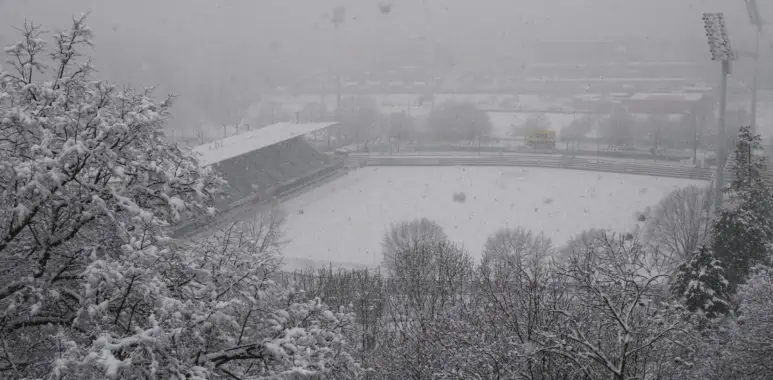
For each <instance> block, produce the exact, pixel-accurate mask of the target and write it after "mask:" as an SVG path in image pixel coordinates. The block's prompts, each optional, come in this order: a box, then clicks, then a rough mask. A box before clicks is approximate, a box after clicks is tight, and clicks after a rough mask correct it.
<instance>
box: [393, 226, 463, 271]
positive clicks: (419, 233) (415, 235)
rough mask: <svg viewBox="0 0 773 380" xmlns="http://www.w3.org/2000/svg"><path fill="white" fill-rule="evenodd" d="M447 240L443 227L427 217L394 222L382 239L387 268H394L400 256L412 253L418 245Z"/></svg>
mask: <svg viewBox="0 0 773 380" xmlns="http://www.w3.org/2000/svg"><path fill="white" fill-rule="evenodd" d="M447 240H448V236H447V235H446V233H445V232H444V231H443V227H441V226H440V225H439V224H437V222H434V221H432V220H429V219H427V218H416V219H413V220H408V221H403V222H400V223H397V224H394V225H392V226H390V227H389V230H388V231H387V232H385V233H384V237H383V238H382V240H381V250H382V254H383V255H384V266H385V267H386V269H387V270H394V269H395V265H396V262H397V260H401V259H400V258H399V256H401V255H404V254H410V253H411V252H413V251H414V250H415V249H416V247H418V246H421V245H424V244H433V243H440V242H444V241H447Z"/></svg>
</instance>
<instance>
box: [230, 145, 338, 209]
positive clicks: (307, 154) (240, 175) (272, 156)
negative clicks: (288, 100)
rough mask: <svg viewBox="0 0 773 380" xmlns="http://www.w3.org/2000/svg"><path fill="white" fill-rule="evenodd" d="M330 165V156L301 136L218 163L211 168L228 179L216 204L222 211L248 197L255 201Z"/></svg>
mask: <svg viewBox="0 0 773 380" xmlns="http://www.w3.org/2000/svg"><path fill="white" fill-rule="evenodd" d="M330 164H331V158H330V157H328V156H326V155H325V154H322V153H320V152H319V151H317V150H316V149H314V148H313V147H312V146H311V145H310V144H309V143H308V142H307V141H306V140H305V139H303V138H302V137H298V138H294V139H291V140H287V141H283V142H281V143H278V144H274V145H271V146H268V147H265V148H263V149H259V150H257V151H254V152H251V153H248V154H245V155H242V156H238V157H234V158H232V159H229V160H226V161H223V162H219V163H217V164H215V168H216V169H217V170H218V171H219V172H220V174H221V175H222V176H223V178H224V179H225V180H227V181H228V185H229V187H228V189H227V190H226V196H225V197H224V198H223V199H221V200H219V201H218V202H217V203H216V207H217V208H218V209H221V210H222V209H225V208H227V206H228V205H230V204H232V203H234V202H237V201H240V200H242V199H244V198H247V197H251V196H254V197H256V198H257V200H261V199H266V198H268V197H270V196H271V195H272V190H273V189H274V188H276V187H278V186H281V185H283V184H285V183H287V182H290V181H292V180H295V179H298V178H301V177H303V176H306V175H309V174H311V173H313V172H315V171H317V170H320V169H322V168H324V167H326V166H329V165H330Z"/></svg>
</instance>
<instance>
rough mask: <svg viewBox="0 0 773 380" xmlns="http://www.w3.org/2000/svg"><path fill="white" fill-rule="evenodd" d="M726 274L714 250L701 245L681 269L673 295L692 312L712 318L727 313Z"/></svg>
mask: <svg viewBox="0 0 773 380" xmlns="http://www.w3.org/2000/svg"><path fill="white" fill-rule="evenodd" d="M724 272H725V270H724V269H723V268H722V265H720V262H719V260H717V259H716V258H715V257H714V255H713V254H712V252H711V250H710V249H709V248H708V247H706V246H705V245H704V246H701V247H700V248H698V250H697V251H696V253H695V254H694V255H693V256H692V258H690V260H689V261H687V262H686V263H684V264H682V265H681V266H679V269H678V270H677V274H676V280H675V281H674V285H673V287H672V292H673V293H674V295H675V296H676V297H677V298H680V299H682V300H683V302H684V304H685V306H686V307H687V310H689V311H691V312H696V311H703V312H704V313H705V315H706V316H707V317H708V318H714V317H716V316H718V315H721V314H725V313H727V312H728V310H729V303H728V292H727V291H728V281H727V279H726V278H725V275H724Z"/></svg>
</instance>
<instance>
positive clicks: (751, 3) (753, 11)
mask: <svg viewBox="0 0 773 380" xmlns="http://www.w3.org/2000/svg"><path fill="white" fill-rule="evenodd" d="M744 1H745V2H746V10H747V11H748V12H749V21H750V22H751V24H752V25H754V27H755V28H757V38H756V40H755V47H754V82H753V83H752V106H751V114H752V115H751V116H752V122H751V124H752V125H751V129H752V133H756V131H757V91H758V86H759V84H758V81H759V67H760V34H762V25H764V24H765V21H764V20H763V19H762V17H761V16H760V10H759V8H758V7H757V0H744Z"/></svg>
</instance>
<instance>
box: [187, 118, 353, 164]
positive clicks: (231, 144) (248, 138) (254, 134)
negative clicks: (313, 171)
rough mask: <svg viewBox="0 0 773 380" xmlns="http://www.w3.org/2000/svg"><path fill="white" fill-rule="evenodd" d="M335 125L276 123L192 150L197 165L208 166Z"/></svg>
mask: <svg viewBox="0 0 773 380" xmlns="http://www.w3.org/2000/svg"><path fill="white" fill-rule="evenodd" d="M336 124H338V123H277V124H272V125H269V126H267V127H264V128H260V129H254V130H251V131H248V132H245V133H240V134H237V135H233V136H229V137H226V138H224V139H220V140H217V141H213V142H210V143H206V144H204V145H199V146H197V147H195V148H193V152H195V153H197V154H198V159H199V165H201V166H208V165H212V164H215V163H218V162H221V161H225V160H228V159H231V158H234V157H238V156H241V155H243V154H247V153H249V152H253V151H256V150H258V149H262V148H265V147H267V146H271V145H274V144H278V143H280V142H282V141H287V140H290V139H293V138H295V137H299V136H303V135H306V134H309V133H312V132H316V131H319V130H321V129H325V128H329V127H332V126H334V125H336Z"/></svg>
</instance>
